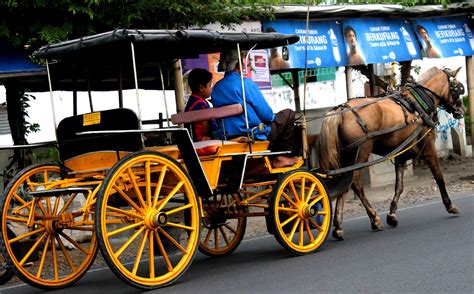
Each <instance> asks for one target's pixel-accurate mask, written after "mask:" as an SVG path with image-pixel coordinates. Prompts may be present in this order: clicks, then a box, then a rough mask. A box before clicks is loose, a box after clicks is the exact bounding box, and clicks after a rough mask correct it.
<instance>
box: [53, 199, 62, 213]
mask: <svg viewBox="0 0 474 294" xmlns="http://www.w3.org/2000/svg"><path fill="white" fill-rule="evenodd" d="M59 199H60V198H59V197H56V199H55V200H54V208H53V215H56V213H57V212H58V208H59V202H60V201H59Z"/></svg>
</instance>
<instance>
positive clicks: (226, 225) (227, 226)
mask: <svg viewBox="0 0 474 294" xmlns="http://www.w3.org/2000/svg"><path fill="white" fill-rule="evenodd" d="M224 227H226V228H228V229H229V230H230V231H231V232H232V233H234V234H235V235H237V231H236V230H234V229H233V228H232V227H231V226H229V225H228V224H224Z"/></svg>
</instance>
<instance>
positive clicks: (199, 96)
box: [184, 68, 213, 142]
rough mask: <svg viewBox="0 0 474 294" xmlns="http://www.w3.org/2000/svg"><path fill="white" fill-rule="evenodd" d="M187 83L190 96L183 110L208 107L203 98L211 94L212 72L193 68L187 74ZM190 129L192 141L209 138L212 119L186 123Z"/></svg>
mask: <svg viewBox="0 0 474 294" xmlns="http://www.w3.org/2000/svg"><path fill="white" fill-rule="evenodd" d="M188 85H189V87H190V88H191V91H192V93H191V96H189V99H188V102H187V103H186V107H185V108H184V111H194V110H200V109H207V108H210V105H209V103H208V102H207V101H206V100H205V99H206V98H209V97H210V96H211V92H212V73H210V72H209V71H207V70H205V69H203V68H195V69H193V70H192V71H191V72H190V73H189V75H188ZM186 128H188V130H190V132H191V136H192V138H193V141H195V142H197V141H203V140H210V139H211V137H212V128H213V121H212V120H210V121H199V122H194V123H191V124H186Z"/></svg>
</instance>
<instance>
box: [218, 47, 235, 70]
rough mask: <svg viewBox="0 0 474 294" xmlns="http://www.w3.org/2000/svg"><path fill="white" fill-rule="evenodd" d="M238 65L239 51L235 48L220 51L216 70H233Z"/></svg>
mask: <svg viewBox="0 0 474 294" xmlns="http://www.w3.org/2000/svg"><path fill="white" fill-rule="evenodd" d="M238 67H239V53H238V52H237V50H236V49H228V50H225V51H222V52H221V56H220V60H219V65H218V66H217V70H218V71H225V72H228V71H233V70H235V68H238Z"/></svg>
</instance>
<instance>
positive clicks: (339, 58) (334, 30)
mask: <svg viewBox="0 0 474 294" xmlns="http://www.w3.org/2000/svg"><path fill="white" fill-rule="evenodd" d="M308 27H309V28H308V42H306V21H303V20H274V21H266V22H264V24H263V30H264V31H265V32H279V33H283V34H296V35H298V36H300V40H299V41H298V43H296V44H293V45H290V46H288V47H287V48H288V50H289V60H288V61H286V60H283V59H282V56H283V55H284V54H285V53H286V52H282V48H286V47H281V48H273V49H269V51H270V54H269V55H270V57H269V58H270V69H271V70H272V69H285V68H304V67H305V57H306V52H305V51H306V48H307V60H308V63H307V66H308V68H316V67H329V66H342V65H346V64H347V58H346V55H345V54H344V49H343V44H344V43H343V40H342V34H341V25H340V24H339V23H338V22H336V21H310V22H309V25H308ZM306 43H307V45H306ZM306 46H307V47H306Z"/></svg>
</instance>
